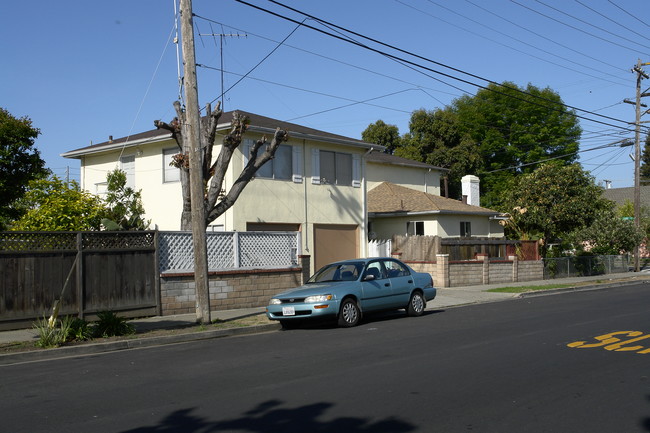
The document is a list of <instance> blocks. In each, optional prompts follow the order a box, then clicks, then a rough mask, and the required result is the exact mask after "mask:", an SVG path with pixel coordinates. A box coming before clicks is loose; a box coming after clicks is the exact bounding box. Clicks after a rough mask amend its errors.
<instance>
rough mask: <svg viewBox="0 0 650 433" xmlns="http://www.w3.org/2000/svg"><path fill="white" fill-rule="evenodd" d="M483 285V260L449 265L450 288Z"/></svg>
mask: <svg viewBox="0 0 650 433" xmlns="http://www.w3.org/2000/svg"><path fill="white" fill-rule="evenodd" d="M480 284H483V260H480V261H467V262H451V263H449V287H462V286H477V285H480Z"/></svg>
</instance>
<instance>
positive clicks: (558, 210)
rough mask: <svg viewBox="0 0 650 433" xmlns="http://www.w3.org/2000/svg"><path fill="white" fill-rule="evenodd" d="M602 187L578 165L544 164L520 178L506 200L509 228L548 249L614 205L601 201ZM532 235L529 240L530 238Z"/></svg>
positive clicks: (543, 248) (543, 251)
mask: <svg viewBox="0 0 650 433" xmlns="http://www.w3.org/2000/svg"><path fill="white" fill-rule="evenodd" d="M602 190H603V189H602V187H600V186H598V185H596V184H595V182H594V178H593V177H592V176H591V175H589V173H587V172H585V171H583V170H582V168H581V167H580V165H579V164H570V165H561V164H559V163H547V164H543V165H541V166H540V167H539V168H537V169H536V170H535V171H533V172H532V173H528V174H523V175H521V176H519V177H518V178H517V179H516V181H515V182H514V183H513V187H512V188H511V190H510V192H509V193H508V195H507V197H506V205H507V206H508V207H509V209H510V213H511V218H512V224H513V225H514V226H516V227H517V228H518V229H519V230H520V232H521V233H525V234H528V237H529V238H530V239H534V238H535V237H537V238H540V239H542V240H543V244H542V256H543V257H546V253H547V251H548V245H549V244H550V243H553V242H558V241H559V240H561V239H563V238H565V237H567V235H568V234H569V233H572V232H574V231H576V230H578V229H582V228H583V227H587V226H589V225H590V224H592V223H593V222H594V221H595V220H596V218H597V217H598V215H599V213H600V212H603V211H606V210H611V209H613V207H614V203H613V202H611V201H609V200H606V199H604V198H602ZM531 235H532V236H531Z"/></svg>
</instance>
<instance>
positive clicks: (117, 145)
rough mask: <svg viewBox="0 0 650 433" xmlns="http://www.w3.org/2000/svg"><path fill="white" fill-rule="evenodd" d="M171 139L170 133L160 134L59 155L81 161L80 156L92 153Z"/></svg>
mask: <svg viewBox="0 0 650 433" xmlns="http://www.w3.org/2000/svg"><path fill="white" fill-rule="evenodd" d="M171 137H172V134H171V132H169V133H166V134H162V135H157V136H155V137H147V138H141V139H139V140H133V141H125V142H124V141H121V142H119V143H108V144H106V145H104V146H98V147H93V148H83V149H78V150H72V151H70V152H65V153H62V154H60V156H62V157H63V158H77V159H81V157H82V156H84V155H91V154H94V153H102V152H110V151H112V150H118V149H122V148H125V147H133V146H138V145H141V144H149V143H156V142H158V141H164V140H168V139H170V138H171Z"/></svg>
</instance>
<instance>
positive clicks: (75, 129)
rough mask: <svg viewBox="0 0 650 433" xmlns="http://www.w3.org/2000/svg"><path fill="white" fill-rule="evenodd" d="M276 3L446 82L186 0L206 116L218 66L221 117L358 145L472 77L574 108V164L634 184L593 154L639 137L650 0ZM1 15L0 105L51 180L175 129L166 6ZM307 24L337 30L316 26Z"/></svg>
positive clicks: (221, 1) (137, 3) (618, 159)
mask: <svg viewBox="0 0 650 433" xmlns="http://www.w3.org/2000/svg"><path fill="white" fill-rule="evenodd" d="M247 1H248V2H249V3H252V4H254V5H257V6H259V7H262V8H265V9H268V10H271V11H273V12H276V13H278V14H280V15H283V16H286V17H290V18H292V19H294V20H296V21H298V22H301V21H303V19H304V18H305V16H304V15H301V14H299V13H297V12H293V11H291V10H289V9H287V8H284V7H281V6H280V5H278V4H274V3H272V2H270V1H266V0H247ZM282 3H283V4H285V5H288V6H291V7H293V8H296V9H299V10H300V11H302V12H306V13H308V14H311V15H313V16H315V17H317V18H320V19H322V20H326V21H328V22H330V23H332V24H335V25H337V26H341V27H343V28H346V29H348V30H352V31H354V32H357V33H359V34H362V35H364V36H368V37H371V38H374V39H377V40H379V41H382V42H385V43H387V44H390V45H392V46H395V47H397V48H400V49H403V50H407V51H409V52H412V53H415V54H418V55H420V56H422V57H424V58H426V59H430V60H433V61H435V62H438V64H433V63H427V62H425V61H424V60H421V59H416V58H414V57H409V56H406V55H403V54H400V53H397V52H396V51H394V50H389V49H386V48H385V47H381V46H379V45H377V44H374V43H370V42H368V41H364V40H363V39H361V38H360V37H358V36H354V38H355V39H357V40H358V41H361V42H364V43H366V44H368V45H371V46H372V47H375V48H377V49H380V50H382V51H388V52H390V53H392V54H398V55H399V56H400V57H405V58H407V59H408V60H410V61H414V62H416V63H418V64H422V65H427V67H430V68H432V69H435V70H436V71H439V72H443V73H444V74H447V75H449V76H450V77H449V76H443V75H440V74H437V73H433V72H427V73H426V74H423V73H422V71H421V70H420V71H416V70H413V69H412V68H408V67H406V66H404V65H402V64H399V63H397V62H395V61H394V60H391V59H389V58H387V57H385V56H383V55H381V54H378V53H376V52H371V51H368V50H365V49H363V48H360V47H358V46H354V45H351V44H349V43H347V42H344V41H341V40H338V39H335V38H332V37H331V36H327V35H324V34H322V33H319V32H316V31H314V30H311V29H309V28H307V27H304V26H302V27H299V26H297V25H296V24H295V23H294V22H291V21H287V20H285V19H282V18H279V17H277V16H273V15H271V14H268V13H266V12H263V11H260V10H257V9H255V8H253V7H251V6H248V5H245V4H242V3H239V2H237V1H235V0H194V1H193V7H194V13H195V14H196V15H197V16H196V17H195V29H196V30H197V33H198V34H199V35H197V37H196V38H197V40H196V56H197V63H199V64H200V65H203V66H201V67H199V68H198V77H199V99H200V101H201V105H202V106H204V105H205V103H207V102H211V101H214V100H215V99H216V98H218V97H219V95H220V94H221V73H220V71H219V70H220V69H221V58H222V56H223V69H224V74H223V80H224V88H225V89H230V88H231V87H232V89H230V90H229V91H228V93H227V94H226V95H225V97H224V98H225V99H224V106H225V109H226V110H233V109H241V110H245V111H250V112H254V113H257V114H261V115H264V116H268V117H273V118H276V119H280V120H284V121H291V122H294V123H299V124H304V125H307V126H310V127H313V128H317V129H322V130H325V131H329V132H333V133H337V134H342V135H346V136H349V137H354V138H360V137H361V132H362V131H363V130H364V129H365V128H366V127H367V126H368V125H369V124H370V123H372V122H375V121H377V120H378V119H382V120H383V121H385V122H386V123H389V124H394V125H397V126H398V127H399V130H400V133H402V134H403V133H405V132H407V131H408V121H409V118H410V113H411V112H412V111H413V110H416V109H419V108H426V109H428V110H433V109H436V108H441V107H444V106H445V105H446V104H449V103H450V102H451V101H452V100H453V99H455V98H457V97H459V96H461V95H462V94H470V95H473V94H475V93H476V91H477V87H476V85H486V83H487V82H486V81H484V80H482V79H488V80H491V81H495V82H503V81H506V80H508V81H513V82H515V83H516V84H518V85H519V86H526V85H527V84H528V83H531V84H533V85H535V86H538V87H547V86H548V87H550V88H552V89H553V90H555V91H557V92H558V93H559V94H560V96H561V97H562V99H563V100H564V102H565V103H566V104H568V105H570V106H573V107H577V108H579V109H581V110H585V111H584V112H583V111H581V112H579V114H581V115H582V116H583V117H585V119H581V120H580V124H581V126H582V128H583V130H584V132H583V139H582V141H581V153H580V158H579V161H580V162H581V163H582V164H583V166H584V168H585V169H586V170H589V171H590V172H591V173H592V175H594V176H595V178H596V180H597V181H599V182H602V181H603V180H605V179H607V180H610V181H612V187H625V186H632V185H633V183H634V174H633V170H634V164H633V162H632V160H631V159H630V157H629V154H631V153H633V147H625V148H620V147H617V146H616V145H611V146H607V147H604V148H601V149H596V150H594V148H597V147H602V146H605V145H608V144H611V143H614V142H617V141H619V140H621V139H624V138H630V139H632V138H633V137H634V134H633V132H632V130H631V127H630V126H629V125H626V123H625V122H633V121H634V107H633V106H632V105H629V104H625V103H623V102H622V101H623V99H626V98H629V99H633V98H634V95H635V79H636V78H635V74H633V73H632V72H631V68H632V67H633V66H634V65H635V64H636V62H637V59H641V61H642V62H650V22H649V21H644V19H645V18H647V17H649V16H650V2H648V1H647V0H483V1H481V0H454V1H449V0H347V1H341V0H328V1H327V2H320V1H318V2H317V1H299V0H284V1H283V2H282ZM3 15H4V16H5V20H4V22H3V26H1V27H0V36H1V37H2V41H3V44H2V46H3V50H2V51H3V57H4V59H5V60H4V67H3V68H0V82H1V83H2V84H1V85H0V106H2V107H4V108H6V109H8V110H9V112H11V113H12V114H13V115H14V116H18V117H22V116H28V117H30V118H31V119H32V121H33V123H34V126H36V127H38V128H40V130H41V135H40V137H39V138H38V139H37V147H38V149H39V150H40V151H41V153H42V156H43V158H44V159H45V161H46V162H47V165H48V167H49V168H51V169H52V170H53V172H54V173H55V174H57V175H59V176H65V175H66V172H67V169H68V168H69V173H70V176H71V178H73V179H78V178H79V171H80V170H79V162H78V161H77V160H73V159H65V158H61V157H60V156H59V155H60V154H61V153H63V152H66V151H69V150H73V149H77V148H80V147H84V146H86V145H89V144H90V143H91V142H93V143H99V142H103V141H106V140H107V139H108V137H109V135H112V136H113V137H115V138H117V137H123V136H128V135H130V134H135V133H138V132H142V131H146V130H149V129H153V128H154V127H153V121H154V120H156V119H162V120H165V121H169V120H171V119H172V118H173V117H174V110H173V106H172V103H173V101H174V100H176V99H177V98H178V94H179V89H178V73H177V70H178V63H177V51H176V45H175V44H174V42H173V40H174V36H175V35H174V1H173V0H128V1H127V0H111V1H109V2H84V1H78V0H77V1H62V2H50V1H42V0H41V1H30V0H25V1H21V2H9V3H7V4H5V5H4V8H3ZM305 24H308V25H310V26H313V27H317V28H319V29H322V30H325V31H328V32H330V33H336V31H337V30H336V29H334V28H330V29H328V28H326V27H325V26H323V25H322V24H319V23H317V22H316V21H314V20H312V19H308V20H306V21H305ZM212 34H221V35H229V36H223V37H222V36H211V35H212ZM201 35H202V36H201ZM231 35H234V36H231ZM237 35H238V36H237ZM347 36H350V35H349V34H348V35H347ZM285 38H286V41H284V43H283V44H282V45H281V46H280V42H281V41H283V40H284V39H285ZM222 46H223V50H221V47H222ZM440 64H442V65H445V66H450V67H452V68H454V69H455V70H452V69H448V68H446V67H445V66H441V65H440ZM646 70H647V71H648V72H650V66H648V67H646ZM463 72H466V73H469V74H472V75H473V76H470V75H466V74H464V73H463ZM243 76H246V78H243V79H242V77H243ZM477 77H478V78H477ZM456 78H459V79H462V80H466V81H469V82H470V83H471V84H470V83H464V82H461V81H459V80H456ZM240 79H241V81H240ZM238 81H239V82H238ZM643 85H644V87H643V89H642V90H645V89H647V88H648V87H650V80H644V82H643ZM233 86H234V87H233ZM646 99H649V101H650V98H646ZM598 115H602V116H607V118H605V117H599V116H598ZM644 120H646V119H644ZM647 120H650V116H647ZM598 122H602V123H598ZM603 123H604V124H603ZM626 128H628V130H626ZM643 138H644V137H643Z"/></svg>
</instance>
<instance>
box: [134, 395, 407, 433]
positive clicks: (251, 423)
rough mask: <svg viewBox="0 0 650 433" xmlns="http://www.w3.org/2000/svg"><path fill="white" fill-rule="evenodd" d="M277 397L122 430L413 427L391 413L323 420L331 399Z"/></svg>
mask: <svg viewBox="0 0 650 433" xmlns="http://www.w3.org/2000/svg"><path fill="white" fill-rule="evenodd" d="M282 404H283V403H282V402H281V401H280V400H268V401H265V402H263V403H260V404H258V405H257V406H256V407H255V408H253V409H251V410H250V411H248V412H245V413H243V414H242V415H241V416H239V417H236V418H232V419H225V420H221V421H208V420H206V419H204V418H201V417H199V416H196V415H193V414H192V411H193V409H183V410H178V411H176V412H173V413H171V414H170V415H169V416H167V417H166V418H165V419H163V420H162V421H161V422H160V424H158V425H154V426H147V427H138V428H135V429H132V430H126V431H124V432H122V433H172V432H184V433H198V432H201V433H204V432H226V431H227V432H250V433H305V432H310V433H318V432H332V431H338V432H346V433H370V432H372V433H407V432H411V431H414V430H415V429H416V427H415V426H414V425H412V424H410V423H408V422H406V421H403V420H400V419H398V418H395V417H388V418H385V419H382V420H377V421H374V420H371V419H368V418H361V417H339V418H335V419H332V420H329V421H328V420H323V419H320V418H323V417H324V416H325V412H327V410H328V409H330V408H332V407H333V406H334V404H332V403H314V404H308V405H304V406H299V407H295V408H286V407H282Z"/></svg>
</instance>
